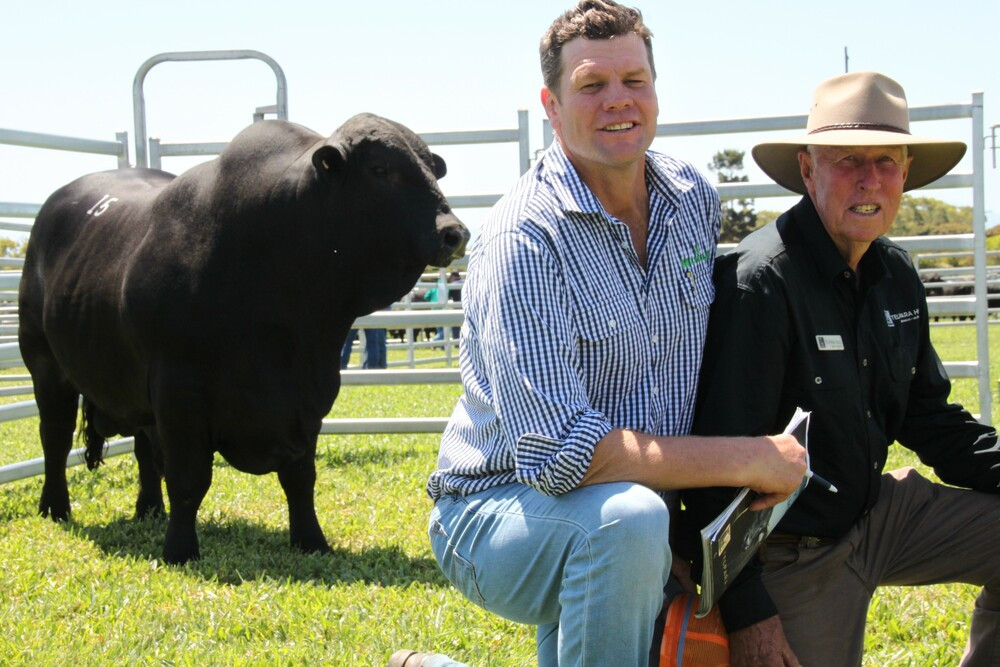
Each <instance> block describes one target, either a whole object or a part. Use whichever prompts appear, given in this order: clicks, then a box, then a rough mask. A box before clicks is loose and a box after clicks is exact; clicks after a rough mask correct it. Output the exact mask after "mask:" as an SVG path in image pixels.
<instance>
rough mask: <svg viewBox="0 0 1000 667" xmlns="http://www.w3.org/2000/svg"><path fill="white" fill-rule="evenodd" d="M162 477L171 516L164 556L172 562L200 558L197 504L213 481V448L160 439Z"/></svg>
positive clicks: (167, 560) (184, 561)
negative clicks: (161, 441)
mask: <svg viewBox="0 0 1000 667" xmlns="http://www.w3.org/2000/svg"><path fill="white" fill-rule="evenodd" d="M163 447H164V452H163V453H164V460H163V463H164V477H165V478H166V482H167V497H168V498H170V520H169V521H168V522H167V536H166V539H165V540H164V543H163V560H164V561H165V562H167V563H171V564H174V563H176V564H180V563H186V562H187V561H189V560H193V559H196V558H199V557H200V556H201V552H200V551H199V550H198V534H197V532H196V530H195V522H196V520H197V518H198V508H199V507H201V501H202V500H204V499H205V494H206V493H208V487H209V486H211V484H212V452H211V450H209V449H207V448H200V447H185V446H184V443H174V442H170V441H167V440H164V441H163Z"/></svg>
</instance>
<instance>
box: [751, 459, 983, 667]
mask: <svg viewBox="0 0 1000 667" xmlns="http://www.w3.org/2000/svg"><path fill="white" fill-rule="evenodd" d="M761 556H762V558H763V560H764V574H763V581H764V585H765V586H766V587H767V590H768V592H769V593H770V595H771V597H772V598H773V600H774V602H775V604H776V605H777V606H778V612H779V614H780V616H781V622H782V626H783V627H784V629H785V634H786V636H787V637H788V642H789V645H790V646H791V647H792V650H793V651H794V652H795V654H796V656H797V657H798V659H799V661H800V662H801V663H802V665H804V666H805V667H825V666H827V665H830V666H841V665H845V666H847V665H850V666H854V665H860V664H861V655H862V651H863V649H864V636H865V617H866V614H867V611H868V604H869V602H870V601H871V597H872V594H873V593H874V591H875V589H876V587H878V586H883V585H902V586H922V585H927V584H938V583H946V582H962V583H968V584H975V585H978V586H982V587H983V589H982V592H981V593H980V595H979V597H978V599H977V600H976V608H975V610H974V611H973V614H972V623H971V632H970V637H969V642H968V644H967V646H966V651H965V656H964V658H963V660H962V663H961V664H962V665H964V666H966V667H987V666H989V667H1000V495H993V494H985V493H978V492H976V491H968V490H964V489H955V488H952V487H948V486H944V485H941V484H936V483H933V482H930V481H928V480H927V479H924V478H923V477H922V476H920V474H919V473H917V472H916V471H915V470H914V469H912V468H904V469H901V470H895V471H893V472H891V473H887V474H885V475H883V476H882V489H881V495H880V497H879V500H878V502H877V503H876V505H875V507H874V508H872V510H871V512H870V513H868V514H867V515H866V516H864V517H863V518H862V519H861V520H860V521H859V522H858V523H857V524H856V525H855V526H854V527H853V528H852V529H851V531H850V532H848V534H847V535H845V536H844V538H843V539H841V540H840V541H838V542H836V543H834V544H832V545H828V546H822V547H817V548H812V549H810V548H803V547H795V546H771V545H768V546H767V547H766V548H765V549H764V550H762V553H761ZM927 641H934V640H933V638H930V637H928V638H927Z"/></svg>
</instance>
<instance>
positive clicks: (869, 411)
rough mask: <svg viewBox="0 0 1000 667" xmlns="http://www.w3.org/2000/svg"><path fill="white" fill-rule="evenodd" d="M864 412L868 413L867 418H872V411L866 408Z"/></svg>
mask: <svg viewBox="0 0 1000 667" xmlns="http://www.w3.org/2000/svg"><path fill="white" fill-rule="evenodd" d="M865 414H866V415H868V419H871V418H872V411H871V410H866V411H865Z"/></svg>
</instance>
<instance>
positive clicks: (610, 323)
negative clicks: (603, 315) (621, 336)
mask: <svg viewBox="0 0 1000 667" xmlns="http://www.w3.org/2000/svg"><path fill="white" fill-rule="evenodd" d="M608 326H609V327H611V328H612V329H614V328H615V327H616V326H618V322H616V321H615V320H608Z"/></svg>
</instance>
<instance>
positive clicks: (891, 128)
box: [809, 123, 910, 134]
mask: <svg viewBox="0 0 1000 667" xmlns="http://www.w3.org/2000/svg"><path fill="white" fill-rule="evenodd" d="M830 130H877V131H881V132H896V133H897V134H909V133H910V132H909V130H904V129H903V128H901V127H897V126H895V125H882V124H880V123H837V124H835V125H824V126H823V127H817V128H816V129H815V130H810V131H809V134H818V133H820V132H829V131H830Z"/></svg>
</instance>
